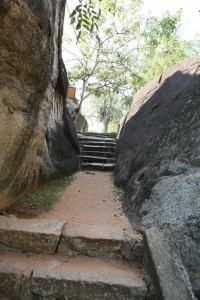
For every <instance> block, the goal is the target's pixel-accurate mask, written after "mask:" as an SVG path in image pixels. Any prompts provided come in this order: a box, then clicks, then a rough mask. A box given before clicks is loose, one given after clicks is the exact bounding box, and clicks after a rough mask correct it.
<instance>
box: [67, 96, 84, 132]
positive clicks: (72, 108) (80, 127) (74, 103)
mask: <svg viewBox="0 0 200 300" xmlns="http://www.w3.org/2000/svg"><path fill="white" fill-rule="evenodd" d="M78 104H79V102H78V100H77V99H76V98H67V108H68V110H69V112H70V115H71V117H72V118H73V119H74V124H75V128H76V131H80V132H88V121H87V119H86V118H85V117H84V116H83V115H82V114H81V112H78V113H77V112H76V110H77V108H78Z"/></svg>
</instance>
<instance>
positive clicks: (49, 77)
mask: <svg viewBox="0 0 200 300" xmlns="http://www.w3.org/2000/svg"><path fill="white" fill-rule="evenodd" d="M64 12H65V0H57V1H54V0H44V1H40V0H35V1H32V0H1V2H0V19H1V24H0V116H1V118H0V173H1V176H0V212H1V211H2V210H4V209H6V208H8V207H9V206H10V205H11V204H12V203H13V202H14V201H15V200H16V199H18V198H19V197H21V196H22V195H23V194H24V193H25V192H27V191H28V189H29V188H31V187H32V186H37V185H39V184H40V183H41V182H42V181H44V180H48V178H52V177H54V176H58V175H63V174H66V175H67V174H71V173H72V172H74V171H75V170H77V169H78V167H79V162H78V158H77V154H78V152H79V146H78V141H77V136H76V132H75V129H74V125H73V121H72V119H71V117H70V115H69V113H68V111H67V110H66V108H65V107H66V105H65V100H64V99H65V95H66V89H67V84H68V82H67V77H66V71H65V68H64V64H63V62H62V58H61V39H62V28H63V19H64Z"/></svg>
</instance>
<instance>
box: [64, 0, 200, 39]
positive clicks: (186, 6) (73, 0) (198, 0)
mask: <svg viewBox="0 0 200 300" xmlns="http://www.w3.org/2000/svg"><path fill="white" fill-rule="evenodd" d="M108 1H109V0H108ZM116 1H117V0H116ZM118 1H119V0H118ZM143 2H144V8H143V12H144V13H145V14H150V15H156V16H162V15H163V14H164V13H165V12H166V11H169V12H170V13H175V12H176V11H177V10H178V9H180V8H182V11H183V13H182V27H181V36H182V38H183V39H187V40H191V39H195V37H196V36H197V35H200V12H199V11H200V0H143ZM67 3H68V7H69V9H70V11H72V10H73V8H74V7H75V6H76V5H77V4H78V3H79V2H78V0H67ZM66 19H68V14H67V13H66ZM67 30H69V22H68V20H66V22H65V31H67Z"/></svg>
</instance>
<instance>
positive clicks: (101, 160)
mask: <svg viewBox="0 0 200 300" xmlns="http://www.w3.org/2000/svg"><path fill="white" fill-rule="evenodd" d="M79 157H80V159H81V162H92V163H104V164H105V163H115V158H111V157H102V156H88V155H82V154H81V155H80V156H79Z"/></svg>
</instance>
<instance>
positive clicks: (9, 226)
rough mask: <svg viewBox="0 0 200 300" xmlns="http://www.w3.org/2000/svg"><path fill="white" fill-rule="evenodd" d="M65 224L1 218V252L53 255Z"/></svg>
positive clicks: (62, 222)
mask: <svg viewBox="0 0 200 300" xmlns="http://www.w3.org/2000/svg"><path fill="white" fill-rule="evenodd" d="M65 223H66V222H64V221H46V220H37V219H18V218H16V217H6V216H0V251H19V252H33V253H45V254H53V253H55V251H56V249H57V247H58V243H59V240H60V236H61V232H62V228H63V226H64V225H65Z"/></svg>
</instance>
